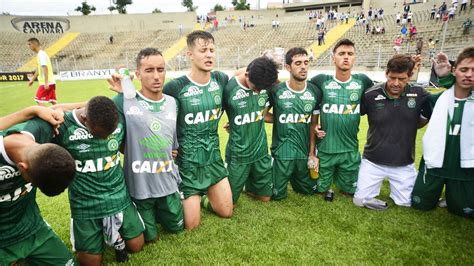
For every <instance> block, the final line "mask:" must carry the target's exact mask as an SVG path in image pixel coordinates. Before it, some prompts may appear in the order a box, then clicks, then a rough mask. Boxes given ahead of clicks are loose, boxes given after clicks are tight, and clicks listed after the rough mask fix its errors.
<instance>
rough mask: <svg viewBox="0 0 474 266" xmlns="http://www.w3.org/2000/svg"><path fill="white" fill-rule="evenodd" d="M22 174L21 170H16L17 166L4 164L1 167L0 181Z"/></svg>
mask: <svg viewBox="0 0 474 266" xmlns="http://www.w3.org/2000/svg"><path fill="white" fill-rule="evenodd" d="M20 175H21V172H20V171H19V170H15V168H13V167H11V166H8V165H4V166H1V167H0V181H3V180H7V179H10V178H13V177H17V176H20Z"/></svg>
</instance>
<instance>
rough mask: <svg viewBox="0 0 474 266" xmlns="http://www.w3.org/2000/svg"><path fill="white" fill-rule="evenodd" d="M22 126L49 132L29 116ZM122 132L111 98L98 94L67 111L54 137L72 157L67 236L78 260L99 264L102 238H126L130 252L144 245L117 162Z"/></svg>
mask: <svg viewBox="0 0 474 266" xmlns="http://www.w3.org/2000/svg"><path fill="white" fill-rule="evenodd" d="M25 130H26V131H28V132H31V133H33V134H40V135H41V136H52V132H51V130H50V128H48V127H46V125H45V123H44V122H41V121H35V120H31V121H30V122H28V123H27V125H26V127H25ZM124 137H125V130H124V125H123V121H122V120H121V119H120V118H119V114H118V111H117V108H116V107H115V104H114V103H113V102H112V100H110V99H108V98H107V97H104V96H96V97H94V98H92V99H91V100H89V102H88V103H87V105H86V106H85V107H84V108H79V109H74V110H73V111H72V112H67V113H66V114H65V121H64V123H63V124H62V125H61V127H60V128H59V135H58V136H56V137H55V138H54V139H53V141H54V142H55V143H58V144H59V145H61V146H62V147H64V148H65V149H67V150H68V151H69V152H70V153H71V155H72V157H73V158H74V159H75V165H76V177H75V179H74V181H73V182H72V183H71V185H70V186H69V203H70V207H71V216H72V221H71V242H72V246H73V248H74V249H75V250H76V251H77V258H78V261H79V263H80V264H87V265H100V264H101V262H102V253H103V251H104V242H106V243H107V244H108V245H114V244H116V245H119V244H120V243H123V242H122V241H123V240H125V242H126V246H127V248H128V250H129V251H130V252H137V251H139V250H141V248H142V247H143V244H144V240H143V234H142V232H143V231H144V226H143V223H142V221H141V220H140V217H139V214H138V212H137V210H136V208H135V207H134V205H133V204H132V202H131V200H130V195H129V193H128V191H127V188H126V186H125V179H124V174H123V170H122V167H121V166H120V152H119V147H120V145H121V143H122V141H123V139H124ZM104 238H105V239H104ZM118 254H120V253H118ZM121 254H123V253H121Z"/></svg>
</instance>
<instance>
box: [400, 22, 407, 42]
mask: <svg viewBox="0 0 474 266" xmlns="http://www.w3.org/2000/svg"><path fill="white" fill-rule="evenodd" d="M407 32H408V30H407V27H406V26H405V25H402V28H401V29H400V33H401V34H402V36H403V38H404V39H405V38H406V37H407Z"/></svg>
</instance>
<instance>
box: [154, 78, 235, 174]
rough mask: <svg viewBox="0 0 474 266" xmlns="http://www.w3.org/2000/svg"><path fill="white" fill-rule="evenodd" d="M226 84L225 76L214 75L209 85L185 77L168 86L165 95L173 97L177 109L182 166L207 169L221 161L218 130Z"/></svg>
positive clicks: (171, 82)
mask: <svg viewBox="0 0 474 266" xmlns="http://www.w3.org/2000/svg"><path fill="white" fill-rule="evenodd" d="M227 82H228V77H227V75H226V74H224V73H222V72H218V71H215V72H212V73H211V79H210V81H209V82H208V83H206V84H198V83H196V82H194V81H192V80H191V79H190V78H189V77H188V76H182V77H180V78H177V79H175V80H172V81H170V82H168V83H167V84H166V85H165V87H164V90H163V92H164V93H165V94H168V95H170V96H172V97H174V98H175V99H176V102H177V105H178V121H177V127H178V128H177V131H178V132H177V135H178V143H179V148H178V158H177V164H178V165H179V166H182V167H186V166H190V165H193V166H205V165H209V164H212V163H214V162H216V161H218V160H221V154H220V149H219V136H218V135H217V129H218V126H219V120H220V118H221V116H222V113H223V109H222V96H223V91H224V87H225V86H226V85H227Z"/></svg>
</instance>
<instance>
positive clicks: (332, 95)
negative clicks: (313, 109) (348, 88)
mask: <svg viewBox="0 0 474 266" xmlns="http://www.w3.org/2000/svg"><path fill="white" fill-rule="evenodd" d="M328 97H329V98H336V97H337V92H335V91H330V92H328Z"/></svg>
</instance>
